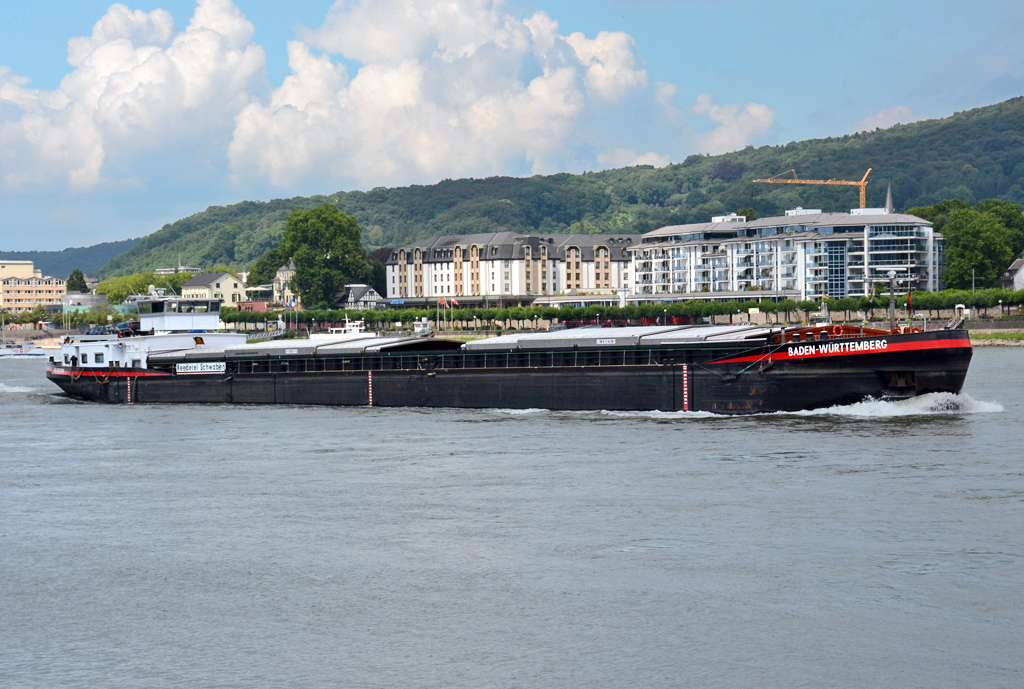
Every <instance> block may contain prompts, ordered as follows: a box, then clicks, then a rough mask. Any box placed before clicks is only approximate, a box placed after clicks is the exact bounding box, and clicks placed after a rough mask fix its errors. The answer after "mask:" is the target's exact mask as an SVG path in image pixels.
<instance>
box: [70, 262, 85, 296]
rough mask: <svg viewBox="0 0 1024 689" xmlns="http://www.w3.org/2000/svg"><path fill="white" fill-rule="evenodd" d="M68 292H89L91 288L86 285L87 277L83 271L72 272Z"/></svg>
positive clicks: (75, 270) (76, 269)
mask: <svg viewBox="0 0 1024 689" xmlns="http://www.w3.org/2000/svg"><path fill="white" fill-rule="evenodd" d="M67 291H68V292H88V291H89V288H88V287H87V286H86V284H85V276H84V275H82V271H81V270H79V269H78V268H75V269H74V270H72V271H71V275H69V276H68V281H67Z"/></svg>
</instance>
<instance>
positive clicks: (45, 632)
mask: <svg viewBox="0 0 1024 689" xmlns="http://www.w3.org/2000/svg"><path fill="white" fill-rule="evenodd" d="M1022 364H1024V351H1022V350H1020V349H1011V348H1005V349H1004V348H986V349H979V350H976V352H975V355H974V362H973V363H972V367H971V372H970V374H969V376H968V381H967V386H966V389H965V392H964V394H962V395H959V396H952V395H943V396H935V397H931V398H919V399H916V400H911V401H908V402H904V403H899V404H890V403H885V402H867V403H862V404H859V405H853V406H850V407H844V408H837V409H831V410H824V411H819V412H814V413H806V414H779V415H764V416H755V417H746V418H721V417H709V416H706V415H697V414H683V413H679V414H658V413H614V414H612V413H563V412H557V413H555V412H547V411H539V410H538V411H530V412H510V411H462V410H414V409H379V408H378V409H370V408H349V409H345V408H315V407H285V406H280V407H228V406H134V407H108V406H96V405H91V404H87V403H81V402H76V401H73V400H70V399H67V398H65V397H63V396H61V394H59V391H58V390H57V388H56V387H55V386H52V385H51V384H50V383H48V382H47V381H46V380H45V378H44V377H43V363H42V362H41V361H38V360H36V361H32V360H11V359H7V360H0V439H2V440H0V443H2V444H0V448H2V449H0V686H4V687H22V686H24V687H62V686H80V687H164V686H189V687H277V686H282V687H283V686H289V687H397V686H406V687H582V686H586V687H627V686H628V687H634V686H635V687H800V686H806V687H822V686H829V687H882V686H884V687H896V686H898V687H963V686H971V687H1020V686H1024V453H1022V447H1024V430H1022V429H1024V425H1022V421H1024V398H1022V395H1021V389H1022V383H1024V374H1022V370H1024V367H1022Z"/></svg>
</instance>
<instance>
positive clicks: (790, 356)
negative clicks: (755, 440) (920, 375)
mask: <svg viewBox="0 0 1024 689" xmlns="http://www.w3.org/2000/svg"><path fill="white" fill-rule="evenodd" d="M874 343H880V344H884V345H885V346H878V347H874V348H871V347H870V346H868V347H865V348H863V349H861V348H860V347H859V345H863V344H868V345H870V344H874ZM970 348H971V341H970V339H968V338H955V339H954V338H949V339H942V340H920V341H916V342H889V341H888V338H885V337H880V338H874V339H871V340H826V341H819V342H808V343H806V344H788V345H786V346H785V347H783V348H780V349H779V351H777V352H772V353H771V354H753V355H750V356H742V357H736V358H733V359H722V360H720V361H711V362H708V364H709V365H710V364H742V363H748V362H751V361H801V360H804V359H824V358H827V357H834V356H859V355H864V354H886V353H889V352H916V351H927V350H932V349H970ZM793 350H796V352H794V353H790V352H791V351H793Z"/></svg>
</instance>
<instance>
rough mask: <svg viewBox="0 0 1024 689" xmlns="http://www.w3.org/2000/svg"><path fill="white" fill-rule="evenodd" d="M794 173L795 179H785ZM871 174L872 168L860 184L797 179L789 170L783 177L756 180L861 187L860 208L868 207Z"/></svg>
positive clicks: (837, 180)
mask: <svg viewBox="0 0 1024 689" xmlns="http://www.w3.org/2000/svg"><path fill="white" fill-rule="evenodd" d="M789 173H793V179H789V178H786V177H784V176H783V175H788V174H789ZM870 174H871V168H868V171H867V172H865V173H864V177H863V178H861V180H860V181H859V182H847V181H846V180H842V179H797V176H796V170H787V171H786V172H783V173H782V174H781V175H775V176H774V177H769V178H768V179H755V180H754V181H755V182H764V183H765V184H839V185H842V186H844V187H860V207H861V208H866V207H867V193H866V192H867V186H868V175H870Z"/></svg>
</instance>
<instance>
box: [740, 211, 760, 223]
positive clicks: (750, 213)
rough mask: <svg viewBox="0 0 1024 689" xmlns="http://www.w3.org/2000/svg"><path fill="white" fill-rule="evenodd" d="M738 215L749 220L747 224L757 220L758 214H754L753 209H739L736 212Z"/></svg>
mask: <svg viewBox="0 0 1024 689" xmlns="http://www.w3.org/2000/svg"><path fill="white" fill-rule="evenodd" d="M736 215H742V216H743V217H745V218H746V219H747V222H750V221H751V220H757V213H755V212H754V209H753V208H739V209H737V210H736Z"/></svg>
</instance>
